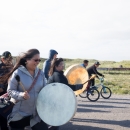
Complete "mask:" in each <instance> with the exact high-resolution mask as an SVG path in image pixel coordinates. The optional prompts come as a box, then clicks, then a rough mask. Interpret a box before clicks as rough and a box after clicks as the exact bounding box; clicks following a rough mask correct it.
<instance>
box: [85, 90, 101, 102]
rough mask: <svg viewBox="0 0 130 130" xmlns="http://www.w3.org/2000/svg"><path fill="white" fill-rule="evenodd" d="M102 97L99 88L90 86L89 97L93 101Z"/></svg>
mask: <svg viewBox="0 0 130 130" xmlns="http://www.w3.org/2000/svg"><path fill="white" fill-rule="evenodd" d="M99 97H100V93H99V91H98V90H97V89H95V88H90V89H89V90H88V91H87V98H88V99H89V100H90V101H91V102H95V101H97V100H98V99H99Z"/></svg>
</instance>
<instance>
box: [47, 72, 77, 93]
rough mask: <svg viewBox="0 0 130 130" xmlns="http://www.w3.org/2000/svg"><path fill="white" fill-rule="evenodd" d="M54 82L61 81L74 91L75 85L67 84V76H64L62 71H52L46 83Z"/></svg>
mask: <svg viewBox="0 0 130 130" xmlns="http://www.w3.org/2000/svg"><path fill="white" fill-rule="evenodd" d="M54 82H58V83H63V84H66V85H68V86H69V87H70V88H71V89H72V90H73V91H76V85H70V84H68V80H67V78H66V77H65V76H64V74H63V71H60V72H59V71H55V72H54V73H53V75H52V76H50V77H49V79H48V81H47V84H50V83H54Z"/></svg>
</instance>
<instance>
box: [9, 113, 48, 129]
mask: <svg viewBox="0 0 130 130" xmlns="http://www.w3.org/2000/svg"><path fill="white" fill-rule="evenodd" d="M26 126H30V116H29V117H26V118H23V119H21V120H19V121H12V122H10V127H11V130H24V128H25V127H26ZM32 130H48V126H47V124H46V123H44V122H43V121H41V122H39V123H37V124H36V125H34V126H33V127H32Z"/></svg>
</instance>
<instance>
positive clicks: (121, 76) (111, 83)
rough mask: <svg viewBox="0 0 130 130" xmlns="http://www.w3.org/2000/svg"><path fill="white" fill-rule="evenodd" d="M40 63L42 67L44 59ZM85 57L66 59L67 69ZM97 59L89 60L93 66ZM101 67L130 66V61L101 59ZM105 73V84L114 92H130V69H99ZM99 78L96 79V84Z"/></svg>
mask: <svg viewBox="0 0 130 130" xmlns="http://www.w3.org/2000/svg"><path fill="white" fill-rule="evenodd" d="M44 60H45V59H42V62H41V63H40V64H39V68H41V69H42V65H43V61H44ZM82 61H83V59H65V69H66V68H68V67H69V66H71V65H73V64H80V63H82ZM95 61H96V60H89V65H88V67H89V66H91V65H92V64H93V63H94V62H95ZM100 63H101V65H100V67H108V68H109V67H110V68H111V67H116V68H117V67H119V66H120V65H122V66H123V67H124V68H130V61H121V62H115V61H100ZM99 72H101V73H103V74H104V75H105V82H104V83H105V85H106V86H108V87H109V88H111V90H112V93H114V94H130V71H109V72H108V71H101V70H100V71H99ZM98 83H99V80H97V79H96V84H98Z"/></svg>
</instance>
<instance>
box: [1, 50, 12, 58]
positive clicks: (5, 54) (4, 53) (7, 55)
mask: <svg viewBox="0 0 130 130" xmlns="http://www.w3.org/2000/svg"><path fill="white" fill-rule="evenodd" d="M1 57H2V58H5V59H6V58H9V57H12V55H11V53H10V52H9V51H5V52H3V54H2V55H1Z"/></svg>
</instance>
